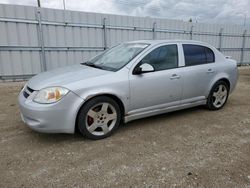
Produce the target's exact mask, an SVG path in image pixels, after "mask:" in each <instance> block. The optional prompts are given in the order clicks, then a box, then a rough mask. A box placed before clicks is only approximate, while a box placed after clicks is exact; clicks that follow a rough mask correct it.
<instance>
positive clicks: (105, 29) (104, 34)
mask: <svg viewBox="0 0 250 188" xmlns="http://www.w3.org/2000/svg"><path fill="white" fill-rule="evenodd" d="M106 20H107V19H106V18H103V22H102V29H103V45H104V50H106V49H107V27H106Z"/></svg>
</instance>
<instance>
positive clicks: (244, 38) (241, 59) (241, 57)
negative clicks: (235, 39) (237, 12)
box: [239, 29, 247, 66]
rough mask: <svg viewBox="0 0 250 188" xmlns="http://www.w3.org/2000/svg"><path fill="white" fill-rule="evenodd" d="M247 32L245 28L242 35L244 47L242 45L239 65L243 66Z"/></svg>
mask: <svg viewBox="0 0 250 188" xmlns="http://www.w3.org/2000/svg"><path fill="white" fill-rule="evenodd" d="M246 33H247V30H246V29H245V30H244V33H243V35H242V47H241V54H240V64H239V66H241V64H242V63H243V61H244V51H245V43H246Z"/></svg>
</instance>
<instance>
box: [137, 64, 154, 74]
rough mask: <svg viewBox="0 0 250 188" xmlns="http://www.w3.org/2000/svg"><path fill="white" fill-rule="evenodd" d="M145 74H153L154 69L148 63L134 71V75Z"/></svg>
mask: <svg viewBox="0 0 250 188" xmlns="http://www.w3.org/2000/svg"><path fill="white" fill-rule="evenodd" d="M147 72H154V67H153V66H152V65H150V64H148V63H144V64H142V65H140V66H139V67H136V68H135V69H134V74H142V73H147Z"/></svg>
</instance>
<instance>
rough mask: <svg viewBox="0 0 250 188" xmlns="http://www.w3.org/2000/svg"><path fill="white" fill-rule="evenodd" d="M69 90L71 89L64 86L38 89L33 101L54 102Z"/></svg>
mask: <svg viewBox="0 0 250 188" xmlns="http://www.w3.org/2000/svg"><path fill="white" fill-rule="evenodd" d="M68 92H69V90H68V89H66V88H63V87H49V88H44V89H41V90H40V91H38V93H37V94H36V96H35V97H34V99H33V101H35V102H37V103H44V104H49V103H54V102H57V101H59V100H60V99H61V98H63V96H65V95H66V94H67V93H68Z"/></svg>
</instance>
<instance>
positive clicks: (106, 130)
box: [77, 96, 121, 140]
mask: <svg viewBox="0 0 250 188" xmlns="http://www.w3.org/2000/svg"><path fill="white" fill-rule="evenodd" d="M120 121H121V110H120V108H119V106H118V104H117V103H116V102H115V101H114V100H113V99H111V98H109V97H106V96H100V97H95V98H93V99H91V100H90V101H88V102H87V103H86V104H85V105H84V106H83V107H82V109H81V110H80V112H79V115H78V121H77V125H78V128H79V130H80V132H81V133H82V134H83V135H84V136H86V137H87V138H89V139H94V140H97V139H102V138H106V137H108V136H110V135H111V134H112V133H113V132H114V130H115V129H116V128H117V127H118V126H119V124H120Z"/></svg>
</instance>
